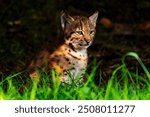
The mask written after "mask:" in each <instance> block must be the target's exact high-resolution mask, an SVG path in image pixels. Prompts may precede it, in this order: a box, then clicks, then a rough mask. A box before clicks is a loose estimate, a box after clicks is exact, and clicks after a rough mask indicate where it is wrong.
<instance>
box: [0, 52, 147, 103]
mask: <svg viewBox="0 0 150 117" xmlns="http://www.w3.org/2000/svg"><path fill="white" fill-rule="evenodd" d="M128 57H133V58H135V60H137V62H138V64H139V65H141V68H142V69H143V72H144V74H142V75H140V74H139V73H138V68H137V69H136V70H135V72H134V71H130V70H129V69H128V67H127V65H126V58H128ZM97 71H98V70H97V64H96V62H95V61H94V62H93V64H92V70H91V71H90V73H86V77H87V81H86V82H85V83H84V84H81V85H78V86H77V85H75V83H73V84H71V85H68V84H64V85H61V83H60V81H59V80H54V77H57V76H56V74H55V72H53V71H52V77H51V78H50V77H49V76H48V75H47V74H46V73H42V77H41V82H40V83H39V82H37V81H31V80H29V81H27V83H22V82H21V81H23V78H27V76H24V77H22V73H16V74H13V75H9V76H7V77H4V78H3V79H4V80H3V81H2V82H0V99H1V100H6V99H12V100H14V99H19V100H23V99H24V100H37V99H40V100H49V99H53V100H71V99H73V100H81V99H87V100H99V99H102V100H108V99H112V100H114V99H115V100H120V99H123V100H137V99H140V100H141V99H150V93H149V92H150V72H149V69H147V68H146V67H145V65H144V64H143V62H142V60H141V59H140V58H139V56H138V55H137V54H136V53H134V52H129V53H127V54H126V55H125V56H124V57H123V58H122V63H121V65H120V66H119V67H117V68H116V69H114V70H113V72H112V75H111V77H110V78H109V80H108V82H107V84H105V85H102V83H101V84H100V85H96V84H95V83H94V79H95V77H96V73H97ZM99 74H100V73H99ZM100 78H101V77H100ZM18 79H19V80H18ZM20 79H21V80H20ZM27 79H28V78H27ZM51 81H52V82H51Z"/></svg>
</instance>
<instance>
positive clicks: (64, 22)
mask: <svg viewBox="0 0 150 117" xmlns="http://www.w3.org/2000/svg"><path fill="white" fill-rule="evenodd" d="M73 21H74V19H73V18H72V17H71V16H70V15H68V14H67V13H65V12H63V11H62V12H61V27H62V29H63V30H64V29H65V28H67V27H68V26H69V25H70V24H71V23H72V22H73Z"/></svg>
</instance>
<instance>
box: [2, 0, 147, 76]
mask: <svg viewBox="0 0 150 117" xmlns="http://www.w3.org/2000/svg"><path fill="white" fill-rule="evenodd" d="M62 10H65V11H67V12H68V13H69V14H70V15H76V14H79V15H86V16H90V15H91V14H92V13H94V12H95V11H97V10H98V11H99V18H98V22H97V34H96V37H95V41H94V43H93V45H92V46H91V47H90V48H89V56H90V61H92V60H93V58H94V57H96V58H97V61H100V62H101V63H100V67H99V69H98V70H99V71H102V74H103V75H104V76H105V77H107V76H109V75H110V74H111V72H112V70H113V69H115V68H116V67H117V66H119V65H120V64H121V63H120V60H121V58H122V56H123V55H124V54H126V53H127V52H129V51H134V52H137V53H138V54H139V56H140V57H141V59H142V60H143V62H144V64H145V65H146V66H147V67H148V68H149V66H150V15H149V14H150V13H149V11H150V2H149V0H36V1H31V0H13V1H10V0H0V75H1V76H3V75H9V74H10V73H12V72H16V71H22V70H24V69H25V68H26V67H27V66H28V64H29V63H30V61H31V60H32V58H34V56H35V54H36V53H37V52H38V51H40V50H41V49H42V48H43V47H45V45H48V46H49V48H50V49H51V50H54V49H55V48H56V47H57V45H58V44H59V43H60V42H61V41H62V40H63V38H62V35H61V27H60V12H61V11H62ZM90 61H89V62H90ZM127 63H128V64H129V66H130V68H131V69H132V64H133V63H134V59H132V58H131V59H130V61H127ZM135 64H136V63H135ZM136 66H138V64H136Z"/></svg>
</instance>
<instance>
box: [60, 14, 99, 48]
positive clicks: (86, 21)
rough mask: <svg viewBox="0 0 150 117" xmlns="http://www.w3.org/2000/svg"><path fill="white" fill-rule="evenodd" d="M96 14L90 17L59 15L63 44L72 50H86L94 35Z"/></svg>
mask: <svg viewBox="0 0 150 117" xmlns="http://www.w3.org/2000/svg"><path fill="white" fill-rule="evenodd" d="M97 18H98V12H95V13H94V14H93V15H91V16H90V17H84V16H70V15H68V14H66V13H64V12H63V13H62V15H61V26H62V29H63V31H64V38H65V42H66V44H68V45H71V46H72V47H73V48H74V49H83V48H88V47H89V46H90V45H91V43H92V41H93V38H94V36H95V33H96V30H95V28H96V21H97Z"/></svg>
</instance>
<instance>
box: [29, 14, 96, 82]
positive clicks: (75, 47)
mask: <svg viewBox="0 0 150 117" xmlns="http://www.w3.org/2000/svg"><path fill="white" fill-rule="evenodd" d="M97 17H98V12H96V13H94V14H93V15H91V16H90V17H84V16H70V15H68V14H66V13H62V14H61V26H62V29H63V32H64V39H65V42H64V43H63V44H62V45H61V46H60V47H58V48H57V49H56V50H55V51H54V52H53V53H52V54H50V55H48V54H46V59H45V60H44V61H45V62H44V64H45V65H46V66H47V67H48V69H53V70H55V71H56V72H57V73H58V74H59V75H60V81H61V82H65V83H71V82H72V79H73V80H74V79H75V78H76V77H77V76H78V75H79V74H84V72H85V69H86V67H87V63H88V55H87V48H88V47H89V46H90V45H91V43H92V41H93V38H94V36H95V33H96V30H95V27H96V20H97ZM70 75H71V77H72V79H71V78H70ZM31 77H33V75H32V74H31ZM80 80H81V81H82V78H81V79H80Z"/></svg>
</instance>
